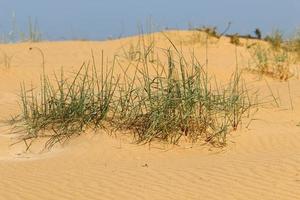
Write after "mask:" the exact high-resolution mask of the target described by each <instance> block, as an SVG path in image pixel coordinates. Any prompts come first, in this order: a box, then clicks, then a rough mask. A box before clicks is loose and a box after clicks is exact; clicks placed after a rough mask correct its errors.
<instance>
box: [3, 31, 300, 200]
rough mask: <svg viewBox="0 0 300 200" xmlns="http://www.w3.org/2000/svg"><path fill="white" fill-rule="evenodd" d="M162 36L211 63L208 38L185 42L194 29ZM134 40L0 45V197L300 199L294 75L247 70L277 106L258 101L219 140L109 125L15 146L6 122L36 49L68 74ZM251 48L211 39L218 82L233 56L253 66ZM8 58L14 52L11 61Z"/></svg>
mask: <svg viewBox="0 0 300 200" xmlns="http://www.w3.org/2000/svg"><path fill="white" fill-rule="evenodd" d="M166 34H167V35H168V36H169V37H170V38H171V39H172V40H173V41H174V43H176V44H177V45H181V46H182V48H183V51H186V52H189V51H190V50H192V49H194V51H195V54H196V56H197V57H198V59H199V60H200V61H201V62H202V63H205V58H206V46H205V45H204V44H203V43H201V42H195V41H193V40H191V41H189V38H193V33H192V32H190V31H170V32H166ZM154 37H155V38H156V43H157V46H161V47H169V46H170V43H169V42H168V41H167V40H166V38H165V37H164V36H163V35H162V34H160V33H157V34H154ZM137 38H138V37H129V38H123V39H118V40H110V41H101V42H92V41H61V42H47V41H43V42H39V43H18V44H1V45H0V119H1V122H0V125H1V126H0V199H1V200H2V199H3V200H16V199H20V200H38V199H45V200H46V199H49V200H50V199H51V200H52V199H53V200H54V199H116V200H117V199H130V200H132V199H220V200H221V199H239V200H240V199H245V200H248V199H264V200H275V199H280V200H281V199H282V200H283V199H300V127H298V126H297V125H298V124H299V123H300V117H299V116H300V106H299V105H300V80H299V78H297V77H293V78H291V79H290V80H289V82H285V81H278V80H273V79H271V78H267V77H266V78H262V79H259V78H258V77H257V76H256V75H253V74H245V80H246V81H247V82H249V84H251V87H252V88H256V89H259V91H260V96H261V99H267V98H268V97H269V96H270V90H269V89H268V87H267V86H266V81H267V82H268V84H269V85H270V88H271V89H272V90H274V91H278V93H276V94H278V97H280V106H279V107H276V106H274V105H272V104H266V105H262V106H261V107H259V110H258V111H257V112H255V113H254V114H253V116H251V118H250V119H245V120H244V124H243V125H242V126H241V128H239V129H238V130H237V131H234V132H232V133H231V134H230V135H229V136H228V138H227V145H226V146H225V147H223V148H216V147H212V146H211V145H209V144H205V145H203V144H202V143H201V142H199V143H195V144H192V143H189V142H188V141H187V142H183V143H182V144H180V145H178V146H174V145H167V144H162V143H154V144H151V145H150V146H149V145H137V144H135V143H134V142H133V138H132V137H131V136H130V134H129V135H121V134H113V135H109V134H107V133H105V132H104V131H99V132H97V133H93V132H87V133H84V134H82V135H81V136H78V137H74V138H72V139H71V140H69V141H68V142H67V143H65V144H64V145H57V146H55V147H54V148H53V149H51V150H43V142H44V141H40V140H37V141H35V142H34V145H33V147H32V149H30V150H29V151H28V152H25V145H24V144H23V143H19V144H16V145H11V144H13V143H14V142H16V135H14V134H10V130H11V127H10V126H9V125H7V123H6V122H5V120H7V119H9V117H10V116H14V115H16V114H18V113H19V105H18V100H19V99H18V93H19V88H20V83H21V82H23V81H24V82H25V83H26V84H32V85H38V82H39V78H40V74H41V72H42V67H41V64H42V62H43V61H42V57H41V54H40V52H39V51H38V50H37V49H40V50H42V52H43V53H44V59H45V67H46V71H47V74H51V73H53V72H59V70H60V69H61V67H63V69H64V71H66V72H72V71H74V70H75V71H76V69H78V68H79V67H80V65H81V64H82V62H84V61H87V60H89V59H90V58H91V50H93V51H94V53H95V54H97V53H100V52H101V51H102V50H103V51H104V54H105V56H107V57H108V58H111V57H113V55H114V54H116V53H118V52H122V47H123V46H124V45H128V44H130V43H134V42H135V41H136V40H137ZM182 41H186V42H182ZM242 42H243V43H244V44H246V43H247V42H250V43H251V42H253V41H247V40H246V39H245V40H243V41H242ZM245 46H246V45H244V46H239V47H237V49H236V47H235V46H234V45H232V44H230V42H229V38H225V37H222V38H221V39H220V40H219V41H212V42H211V43H210V44H209V46H208V51H207V55H208V59H209V69H208V70H209V71H210V72H211V73H213V74H215V75H216V77H217V80H218V81H220V82H222V81H225V80H228V77H229V76H230V74H231V73H232V72H233V71H234V69H235V68H236V64H238V66H239V67H244V66H246V65H247V62H248V61H247V58H248V57H249V55H248V53H247V49H246V47H245ZM30 48H33V49H32V50H29V49H30ZM1 52H2V53H1ZM235 52H237V54H236V53H235ZM5 56H6V57H8V58H10V63H9V64H10V67H9V68H8V69H7V68H5V65H4V57H5ZM236 58H238V59H237V61H238V63H236ZM97 62H99V59H98V60H97ZM296 67H297V66H296ZM288 84H289V85H290V91H289V90H288ZM249 87H250V86H249ZM249 123H250V125H249V126H247V125H248V124H249Z"/></svg>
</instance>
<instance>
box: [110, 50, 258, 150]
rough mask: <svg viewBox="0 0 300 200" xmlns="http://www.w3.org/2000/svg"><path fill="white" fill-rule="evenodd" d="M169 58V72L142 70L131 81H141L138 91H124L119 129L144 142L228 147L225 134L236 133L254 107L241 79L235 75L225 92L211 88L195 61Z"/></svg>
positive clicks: (128, 88)
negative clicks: (199, 142) (186, 140)
mask: <svg viewBox="0 0 300 200" xmlns="http://www.w3.org/2000/svg"><path fill="white" fill-rule="evenodd" d="M167 57H168V62H167V70H166V71H163V70H162V71H161V73H159V72H158V71H157V74H156V75H154V76H151V75H150V74H149V73H148V71H149V69H148V67H146V66H144V67H145V68H142V69H140V70H138V73H136V76H135V77H134V78H133V79H134V80H142V81H137V82H138V83H139V85H140V86H139V87H133V86H132V85H134V84H131V87H127V90H126V89H123V90H121V91H122V95H121V97H120V100H119V102H120V104H119V106H118V107H117V108H118V109H119V110H118V111H116V112H115V113H120V115H119V117H118V118H117V119H118V121H119V122H121V124H119V128H121V129H124V128H125V129H129V130H132V131H133V132H134V133H135V136H136V139H137V141H138V142H141V143H147V142H151V141H153V140H163V141H168V142H170V143H174V144H176V143H178V141H179V140H180V138H182V137H187V138H189V139H191V140H192V141H197V140H204V141H206V142H209V143H212V144H215V145H224V144H225V142H226V135H227V134H228V133H229V132H230V131H232V130H236V129H237V127H238V126H239V125H240V123H241V121H242V117H243V116H244V114H245V113H246V112H247V111H249V109H250V108H251V107H252V106H253V105H254V104H252V102H251V100H250V98H249V94H248V91H247V89H246V88H245V87H244V86H243V85H242V84H241V82H240V81H241V80H240V78H241V77H240V74H238V73H236V74H234V75H233V78H232V80H231V82H230V83H229V84H228V85H227V86H224V87H223V88H222V89H221V88H219V87H218V86H213V84H211V80H210V79H209V77H208V74H207V72H205V71H204V69H203V66H201V65H200V64H199V62H198V61H197V60H196V58H195V57H193V59H192V62H191V63H189V62H187V61H186V60H185V58H184V57H183V56H182V55H181V54H180V53H179V52H177V54H176V57H177V59H175V58H174V55H173V54H172V53H171V52H170V51H168V52H167ZM176 60H178V62H176ZM139 73H140V75H142V76H141V77H138V74H139ZM212 88H215V89H212ZM119 118H120V119H119Z"/></svg>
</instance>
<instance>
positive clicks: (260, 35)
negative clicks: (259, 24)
mask: <svg viewBox="0 0 300 200" xmlns="http://www.w3.org/2000/svg"><path fill="white" fill-rule="evenodd" d="M254 34H255V36H256V38H257V39H259V40H260V39H261V38H262V34H261V30H260V29H259V28H256V29H255V30H254Z"/></svg>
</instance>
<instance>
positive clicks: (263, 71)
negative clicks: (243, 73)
mask: <svg viewBox="0 0 300 200" xmlns="http://www.w3.org/2000/svg"><path fill="white" fill-rule="evenodd" d="M250 53H251V56H252V60H251V63H250V64H249V66H248V70H250V71H251V72H255V73H258V74H259V75H267V76H270V77H273V78H275V79H279V80H284V81H285V80H288V79H289V78H291V77H292V76H293V74H292V72H291V69H290V64H291V62H292V60H291V57H290V54H289V52H287V51H286V50H284V49H278V50H276V51H274V50H273V48H266V47H263V46H262V45H258V44H256V45H254V46H252V47H251V49H250Z"/></svg>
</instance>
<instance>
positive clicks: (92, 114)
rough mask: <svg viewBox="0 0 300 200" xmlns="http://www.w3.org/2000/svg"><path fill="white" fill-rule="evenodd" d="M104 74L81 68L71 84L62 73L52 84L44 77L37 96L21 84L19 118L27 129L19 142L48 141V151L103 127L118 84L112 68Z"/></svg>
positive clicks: (31, 89)
mask: <svg viewBox="0 0 300 200" xmlns="http://www.w3.org/2000/svg"><path fill="white" fill-rule="evenodd" d="M90 70H91V72H89V71H90ZM103 73H104V72H103V71H102V74H101V76H100V75H98V74H97V71H96V68H95V66H89V64H83V65H82V67H81V68H80V70H79V71H78V73H77V74H76V75H75V77H74V78H73V79H72V80H71V81H69V80H67V79H66V78H65V77H64V74H63V71H61V75H60V77H57V76H56V75H55V81H54V82H53V81H50V80H49V77H47V76H46V75H45V74H44V75H43V76H42V77H41V81H40V82H41V85H40V88H41V89H40V92H36V91H35V90H34V89H33V87H31V88H30V89H29V90H28V89H26V87H25V85H24V84H22V85H21V107H22V115H21V117H22V121H23V125H22V126H23V127H25V129H26V134H25V136H23V137H22V139H23V140H24V141H27V140H31V139H34V138H38V137H50V139H49V140H48V142H47V144H46V147H51V146H52V145H54V144H55V143H57V142H63V141H65V140H66V139H68V138H70V137H71V136H72V135H74V134H80V133H81V132H83V131H84V130H85V129H86V128H88V127H92V126H93V127H99V126H102V121H103V120H104V119H105V118H106V116H107V114H108V111H109V106H110V103H111V101H112V96H113V94H114V92H115V89H116V85H115V84H117V82H118V81H117V80H115V79H114V77H113V67H112V68H111V69H109V70H108V71H107V72H106V73H105V74H103Z"/></svg>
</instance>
